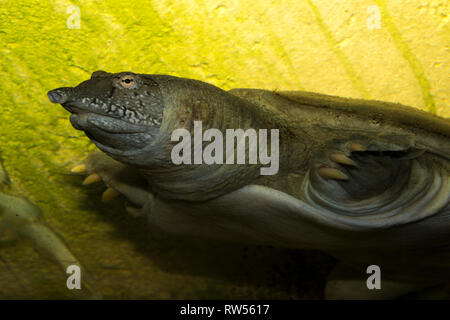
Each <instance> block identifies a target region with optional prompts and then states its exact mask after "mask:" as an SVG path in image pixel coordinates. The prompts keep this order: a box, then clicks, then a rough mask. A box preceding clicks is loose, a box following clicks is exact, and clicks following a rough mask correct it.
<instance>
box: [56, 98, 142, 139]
mask: <svg viewBox="0 0 450 320" xmlns="http://www.w3.org/2000/svg"><path fill="white" fill-rule="evenodd" d="M61 105H62V106H63V107H64V109H66V110H67V111H69V112H70V113H72V115H71V116H70V122H71V123H72V125H73V126H74V128H75V129H78V130H85V129H86V128H90V127H92V126H93V127H96V128H97V129H99V130H102V131H105V132H108V133H144V132H147V131H148V130H149V127H148V126H147V125H138V124H133V123H130V122H128V121H125V120H122V119H120V118H119V117H117V116H115V115H110V114H107V113H103V112H97V111H94V110H91V109H89V108H86V107H85V106H84V105H83V104H80V103H77V102H66V103H62V104H61Z"/></svg>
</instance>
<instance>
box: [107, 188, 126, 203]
mask: <svg viewBox="0 0 450 320" xmlns="http://www.w3.org/2000/svg"><path fill="white" fill-rule="evenodd" d="M120 195H121V193H120V192H119V191H117V190H115V189H113V188H108V189H106V190H105V192H103V194H102V201H103V202H109V201H111V200H112V199H114V198H116V197H118V196H120Z"/></svg>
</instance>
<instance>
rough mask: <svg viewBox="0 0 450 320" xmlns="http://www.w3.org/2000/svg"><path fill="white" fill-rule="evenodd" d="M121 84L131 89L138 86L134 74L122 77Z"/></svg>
mask: <svg viewBox="0 0 450 320" xmlns="http://www.w3.org/2000/svg"><path fill="white" fill-rule="evenodd" d="M120 85H121V86H122V87H124V88H127V89H131V88H134V87H135V86H136V80H135V79H134V77H133V76H132V75H129V74H128V75H125V76H122V78H120Z"/></svg>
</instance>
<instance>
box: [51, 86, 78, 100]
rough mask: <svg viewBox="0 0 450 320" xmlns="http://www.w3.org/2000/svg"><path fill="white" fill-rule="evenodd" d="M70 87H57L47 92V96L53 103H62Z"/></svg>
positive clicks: (67, 96) (66, 98) (66, 97)
mask: <svg viewBox="0 0 450 320" xmlns="http://www.w3.org/2000/svg"><path fill="white" fill-rule="evenodd" d="M71 89H72V88H58V89H54V90H50V91H49V92H47V96H48V98H49V99H50V101H51V102H53V103H64V102H66V101H67V100H68V98H69V93H70V91H71Z"/></svg>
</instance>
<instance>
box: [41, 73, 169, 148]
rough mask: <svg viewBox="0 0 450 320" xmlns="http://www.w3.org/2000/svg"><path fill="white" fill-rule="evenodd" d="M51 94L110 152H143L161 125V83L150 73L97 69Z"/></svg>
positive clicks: (76, 125) (78, 126) (79, 126)
mask: <svg viewBox="0 0 450 320" xmlns="http://www.w3.org/2000/svg"><path fill="white" fill-rule="evenodd" d="M47 95H48V98H49V99H50V101H51V102H53V103H59V104H61V105H62V106H63V107H64V108H65V109H67V110H68V111H69V112H71V113H72V115H71V116H70V122H71V123H72V125H73V126H74V128H75V129H78V130H83V131H84V132H85V133H86V135H87V136H88V137H89V138H90V139H91V140H92V141H93V142H94V143H95V144H96V145H97V146H98V147H99V148H100V149H101V150H103V151H104V152H106V153H109V154H111V153H113V154H121V153H124V152H131V153H139V150H140V149H142V148H144V147H145V146H147V145H149V143H150V142H151V141H152V140H153V139H154V137H155V135H156V134H157V133H158V132H159V128H160V126H161V122H162V116H163V109H164V108H163V102H162V97H161V93H160V91H159V86H158V84H157V83H156V82H155V81H153V80H152V79H151V77H149V76H146V75H139V74H135V73H132V72H121V73H108V72H105V71H96V72H94V73H92V76H91V78H90V79H89V80H86V81H84V82H82V83H80V84H79V85H77V86H76V87H62V88H57V89H54V90H51V91H49V92H48V93H47Z"/></svg>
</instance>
